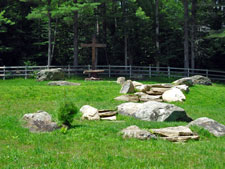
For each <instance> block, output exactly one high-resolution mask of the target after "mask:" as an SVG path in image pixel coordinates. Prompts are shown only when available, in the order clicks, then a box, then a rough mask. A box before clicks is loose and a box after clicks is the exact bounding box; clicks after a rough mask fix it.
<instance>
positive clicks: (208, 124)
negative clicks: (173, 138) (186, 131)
mask: <svg viewBox="0 0 225 169" xmlns="http://www.w3.org/2000/svg"><path fill="white" fill-rule="evenodd" d="M193 125H195V126H199V127H202V128H204V129H205V130H208V131H209V132H210V133H211V134H213V135H214V136H216V137H220V136H224V135H225V125H223V124H220V123H218V122H217V121H215V120H213V119H209V118H207V117H201V118H198V119H196V120H194V121H192V122H190V123H189V124H188V125H187V126H188V127H190V126H193Z"/></svg>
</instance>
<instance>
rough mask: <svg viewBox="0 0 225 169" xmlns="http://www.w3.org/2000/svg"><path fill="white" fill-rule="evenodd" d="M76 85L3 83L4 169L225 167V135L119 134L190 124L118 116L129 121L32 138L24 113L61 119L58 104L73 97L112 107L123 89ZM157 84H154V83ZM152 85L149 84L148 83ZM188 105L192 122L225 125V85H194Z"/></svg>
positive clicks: (78, 124)
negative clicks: (171, 138)
mask: <svg viewBox="0 0 225 169" xmlns="http://www.w3.org/2000/svg"><path fill="white" fill-rule="evenodd" d="M72 81H74V82H80V83H82V85H81V86H75V87H53V86H52V87H50V86H47V85H46V84H47V82H39V83H38V82H35V81H34V80H20V79H16V80H7V81H2V80H1V81H0V168H23V167H25V168H113V169H115V168H224V166H225V154H224V152H225V146H224V143H225V137H222V138H215V137H213V136H212V135H210V134H209V133H208V132H206V131H204V130H202V129H199V128H194V130H195V131H198V132H199V133H200V136H201V139H200V141H190V142H188V143H186V144H175V143H170V142H167V141H162V140H150V141H140V140H135V139H129V140H128V139H126V140H124V139H122V138H121V137H120V136H119V135H118V134H117V133H118V132H119V131H120V130H121V129H123V128H125V127H127V126H129V125H138V126H139V127H141V128H146V129H150V128H157V127H167V126H177V125H183V124H185V123H179V122H174V123H166V122H165V123H157V122H145V121H139V120H136V119H133V118H129V117H124V116H121V115H118V119H119V120H121V121H124V122H117V123H116V122H105V121H99V122H94V121H81V120H80V116H81V115H80V114H79V115H78V116H77V117H76V119H75V121H74V128H72V129H71V130H69V131H68V133H67V134H65V135H64V134H62V133H60V132H59V131H55V132H52V133H42V134H32V133H29V131H28V130H27V129H24V128H22V127H21V122H20V119H21V117H22V116H23V114H25V113H29V112H35V111H37V110H45V111H47V112H49V113H50V114H52V116H53V118H54V119H55V120H56V119H57V115H56V108H57V104H58V103H59V102H60V101H61V100H62V99H63V98H68V99H73V100H74V102H75V103H76V104H77V106H78V107H81V106H82V105H85V104H88V105H92V106H94V107H96V108H99V109H113V108H115V107H116V106H117V105H119V104H120V103H122V102H118V101H114V100H113V98H114V97H116V96H118V95H119V90H120V86H119V85H117V84H116V83H115V82H110V81H104V82H84V81H81V80H72ZM154 82H155V81H154ZM145 83H147V82H145ZM186 96H187V100H186V102H185V103H176V105H178V106H180V107H183V108H184V109H185V110H186V111H187V113H188V114H189V115H190V116H191V117H192V118H194V119H195V118H198V117H203V116H207V117H210V118H213V119H215V120H217V121H218V122H220V123H223V124H225V118H224V113H225V102H224V100H225V85H219V84H214V85H213V87H211V86H195V87H192V88H191V91H190V93H189V94H187V95H186Z"/></svg>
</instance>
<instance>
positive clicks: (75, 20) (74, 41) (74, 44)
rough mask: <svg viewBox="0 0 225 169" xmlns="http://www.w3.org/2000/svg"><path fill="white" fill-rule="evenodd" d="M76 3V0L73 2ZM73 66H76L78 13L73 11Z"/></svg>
mask: <svg viewBox="0 0 225 169" xmlns="http://www.w3.org/2000/svg"><path fill="white" fill-rule="evenodd" d="M74 3H77V0H74ZM73 29H74V30H73V31H74V38H73V65H74V66H77V65H78V11H74V25H73Z"/></svg>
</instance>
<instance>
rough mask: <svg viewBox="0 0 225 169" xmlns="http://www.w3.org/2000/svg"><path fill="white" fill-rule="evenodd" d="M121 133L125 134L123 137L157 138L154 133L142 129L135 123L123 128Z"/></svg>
mask: <svg viewBox="0 0 225 169" xmlns="http://www.w3.org/2000/svg"><path fill="white" fill-rule="evenodd" d="M120 133H121V134H123V138H137V139H140V140H148V139H151V138H156V136H155V135H154V134H151V133H150V132H148V131H147V130H141V129H140V128H139V127H138V126H135V125H134V126H129V127H127V128H125V129H123V130H122V131H121V132H120Z"/></svg>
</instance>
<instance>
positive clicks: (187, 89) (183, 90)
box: [173, 85, 189, 92]
mask: <svg viewBox="0 0 225 169" xmlns="http://www.w3.org/2000/svg"><path fill="white" fill-rule="evenodd" d="M173 88H177V89H180V90H181V91H182V92H189V86H187V85H178V86H174V87H173Z"/></svg>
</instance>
